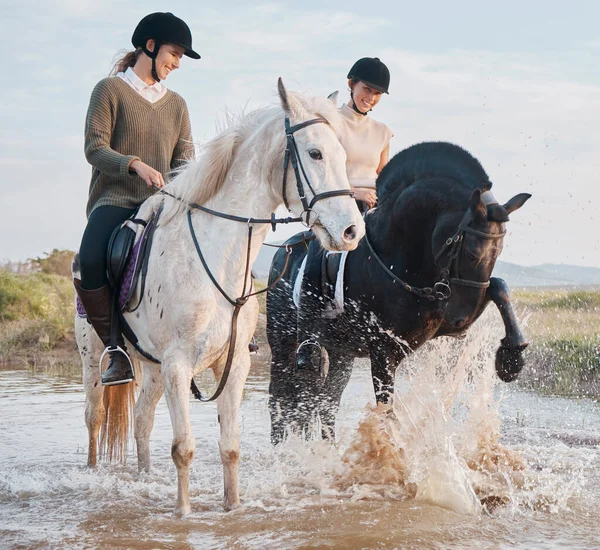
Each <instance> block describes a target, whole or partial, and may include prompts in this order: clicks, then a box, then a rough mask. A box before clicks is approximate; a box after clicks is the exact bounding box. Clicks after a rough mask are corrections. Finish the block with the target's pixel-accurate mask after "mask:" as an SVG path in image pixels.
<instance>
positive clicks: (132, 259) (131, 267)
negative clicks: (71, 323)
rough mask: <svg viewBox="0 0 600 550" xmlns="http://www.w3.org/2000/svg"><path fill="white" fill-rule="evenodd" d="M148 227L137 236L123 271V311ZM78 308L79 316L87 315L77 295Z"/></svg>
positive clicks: (120, 300)
mask: <svg viewBox="0 0 600 550" xmlns="http://www.w3.org/2000/svg"><path fill="white" fill-rule="evenodd" d="M146 229H147V228H146V227H145V228H144V230H143V231H142V232H141V233H140V235H139V236H138V237H137V242H136V243H135V244H134V245H133V248H132V249H131V254H130V255H129V258H128V260H127V267H125V271H124V272H123V278H122V279H121V287H120V288H119V307H120V308H121V311H122V310H123V308H124V307H125V300H127V296H128V295H129V289H130V288H131V284H132V283H133V275H134V273H135V266H136V263H137V259H138V256H139V253H140V245H141V243H142V236H143V235H144V233H145V232H146ZM76 309H77V315H79V317H86V314H85V309H84V308H83V304H82V303H81V300H80V299H79V296H77V300H76Z"/></svg>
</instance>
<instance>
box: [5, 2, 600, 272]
mask: <svg viewBox="0 0 600 550" xmlns="http://www.w3.org/2000/svg"><path fill="white" fill-rule="evenodd" d="M324 6H325V5H324V4H323V5H321V6H319V5H317V6H316V7H315V6H314V5H313V6H312V7H311V6H310V4H302V5H298V6H297V7H296V6H295V5H293V4H287V3H286V4H285V5H282V4H280V3H274V2H272V3H263V4H257V5H247V4H246V5H238V4H234V3H231V2H222V3H220V4H219V5H218V6H216V5H210V6H206V5H202V6H201V5H199V4H192V3H190V2H183V1H174V2H173V6H170V9H173V11H174V13H176V14H178V15H180V16H181V17H183V18H184V19H185V20H186V21H187V22H188V23H189V25H190V27H191V28H192V30H193V33H194V46H195V49H196V50H198V51H199V52H200V53H201V54H202V56H203V57H202V59H201V60H199V61H193V60H189V59H184V62H183V66H182V70H181V71H177V72H176V73H174V74H173V75H171V76H170V77H169V81H168V82H167V85H168V86H169V87H170V88H172V89H173V90H175V91H177V92H179V93H181V95H183V97H184V98H185V99H186V101H187V103H188V105H189V108H190V114H191V118H192V128H193V133H194V137H195V138H196V139H197V140H200V141H202V140H204V139H208V138H210V137H212V136H213V135H214V133H215V125H216V122H217V121H218V120H222V119H223V118H224V113H225V112H226V110H227V109H229V110H232V111H234V112H239V110H240V109H242V108H243V106H245V105H247V110H248V109H253V108H256V107H258V106H263V105H265V104H268V103H275V102H277V97H276V93H275V90H276V82H277V77H279V76H282V77H283V78H284V81H285V83H286V85H287V86H288V87H289V88H290V89H293V90H301V91H305V92H307V93H311V94H327V93H329V92H331V91H332V90H334V89H339V90H340V91H341V97H342V98H344V96H346V93H347V92H346V79H345V76H346V73H347V71H348V68H349V66H350V65H351V63H352V62H353V61H355V60H356V59H357V58H358V57H362V56H364V55H378V56H379V57H380V58H381V59H383V60H384V61H385V62H386V63H387V64H388V65H389V67H390V69H391V72H392V84H391V95H390V96H385V97H384V98H383V99H382V100H381V103H380V104H379V105H378V107H377V109H376V110H375V112H374V113H373V115H372V116H374V118H376V119H378V120H382V121H384V122H386V123H387V124H388V125H389V126H391V127H392V128H393V129H394V131H395V137H394V140H393V141H392V152H395V151H398V150H400V149H402V148H404V147H406V146H409V145H411V144H413V143H416V142H419V141H424V140H446V141H452V142H455V143H458V144H460V145H462V146H464V147H465V148H466V149H467V150H469V151H471V153H472V154H473V155H474V156H476V157H477V158H478V159H479V160H480V161H481V162H482V164H483V166H484V168H485V169H486V170H487V171H488V172H489V174H490V177H491V178H492V180H493V181H494V190H495V193H496V196H497V197H498V198H499V199H500V200H507V199H508V198H509V197H510V196H512V195H514V194H516V193H518V192H521V191H529V192H532V193H533V195H534V197H533V199H532V200H531V201H529V202H528V203H527V205H526V206H525V207H524V208H523V210H522V211H520V212H517V213H515V214H514V216H513V220H511V222H510V224H509V236H508V237H507V241H506V247H505V252H504V253H503V259H505V260H508V261H515V262H520V263H537V262H542V261H551V260H557V259H558V260H561V259H562V260H563V261H576V262H578V263H587V264H591V265H600V264H599V263H598V262H599V260H597V257H598V256H597V251H598V248H599V246H598V238H597V237H596V236H595V234H596V233H595V231H594V223H593V221H592V217H593V216H594V215H595V211H596V209H595V204H597V203H598V200H600V192H599V191H597V189H600V186H598V185H597V180H598V177H599V176H600V159H598V156H597V154H596V144H597V143H598V142H600V135H599V133H600V124H599V122H600V83H599V82H597V80H595V78H596V77H595V76H594V74H593V71H591V70H590V69H591V68H593V69H594V70H595V59H594V56H593V55H590V54H589V53H587V54H585V55H584V53H585V48H589V49H590V50H591V49H592V48H594V47H596V48H597V44H594V43H590V42H589V41H588V42H585V40H581V41H580V43H579V44H577V47H576V48H575V49H574V50H572V51H567V50H562V51H552V52H538V53H535V52H531V51H529V52H525V51H514V50H513V45H514V44H513V41H512V40H509V38H507V39H506V41H505V42H504V43H502V44H500V45H499V46H498V49H497V50H496V51H490V50H489V49H488V50H486V49H482V47H481V46H479V47H478V48H477V49H473V48H466V47H460V48H459V47H452V46H451V44H454V43H461V44H462V43H463V42H462V41H461V40H459V39H460V38H461V37H460V36H458V35H457V38H456V40H454V38H452V39H445V40H442V38H443V37H442V38H439V37H437V36H436V37H431V40H429V38H430V37H429V36H428V35H427V34H426V33H425V34H424V35H423V36H421V35H419V36H421V38H420V39H419V40H414V39H409V38H407V36H408V37H410V36H416V35H415V33H414V32H413V34H411V32H412V31H411V28H408V26H407V25H406V24H404V25H402V24H399V23H398V21H399V20H396V19H394V18H397V17H399V16H400V15H401V16H402V17H404V18H405V19H406V20H410V18H411V17H412V16H411V13H412V12H410V10H409V9H408V8H407V9H404V8H402V9H400V8H399V7H398V8H390V12H389V13H386V16H385V17H382V16H380V15H379V14H377V15H372V14H373V13H375V12H373V11H370V15H367V16H363V15H362V14H361V12H359V11H358V8H357V9H356V10H354V12H353V11H352V10H353V8H352V6H351V4H349V3H343V4H342V3H339V4H338V6H337V8H336V7H333V8H331V9H329V8H328V7H327V8H326V7H324ZM327 6H329V5H327ZM159 9H165V8H164V7H161V6H160V5H159V3H158V2H156V3H155V2H154V1H153V0H150V2H145V3H142V2H135V1H133V2H119V1H116V0H115V1H108V2H105V1H102V2H93V1H91V0H85V1H75V0H55V1H53V2H50V3H46V4H39V3H37V2H33V0H27V1H26V2H18V3H17V2H12V4H11V3H8V4H7V3H4V4H3V5H2V7H0V13H1V14H2V15H3V16H5V18H4V21H5V34H4V38H5V40H7V41H8V42H9V43H15V44H22V46H21V47H20V48H18V50H17V51H16V52H15V53H16V57H15V59H17V60H18V62H17V63H16V64H15V66H14V68H11V72H10V74H9V75H8V76H7V79H6V82H5V85H4V94H3V101H2V103H0V116H2V120H3V124H2V130H1V131H0V145H1V147H2V154H1V157H0V163H1V165H2V168H3V180H2V186H3V190H4V189H5V188H7V189H9V190H10V191H9V194H7V195H5V200H4V201H3V202H2V204H0V220H1V221H0V231H3V232H7V231H8V232H10V231H11V228H14V227H18V226H19V224H20V223H21V222H20V221H19V220H20V219H21V218H22V217H23V216H24V215H25V213H26V214H27V216H29V215H30V214H31V212H33V213H34V214H35V216H41V217H42V218H41V219H43V220H44V231H43V233H44V235H43V239H42V237H39V236H38V237H34V236H32V234H30V233H27V234H26V235H24V236H22V237H19V242H15V240H13V241H11V242H6V240H5V241H2V242H1V244H0V257H12V258H19V257H20V258H22V257H27V256H32V255H38V254H41V253H42V252H44V250H51V249H52V248H55V247H58V248H62V247H74V246H77V244H78V240H79V237H80V231H81V229H82V224H83V223H84V219H83V217H82V216H83V210H84V208H85V200H86V192H87V185H88V183H89V166H88V165H87V163H86V160H85V158H84V156H83V153H82V149H83V121H84V118H85V112H86V109H87V102H88V100H89V96H90V93H91V89H92V87H93V86H94V84H95V83H96V82H97V81H98V80H99V79H100V78H102V77H104V76H106V75H107V73H108V70H109V68H110V66H111V60H112V58H113V55H114V54H115V53H116V52H117V50H119V49H121V48H127V47H129V40H130V36H131V32H132V29H133V27H134V26H135V24H136V23H137V22H138V20H139V18H140V17H141V15H143V14H145V13H148V12H151V11H157V10H159ZM394 10H395V11H394ZM414 25H419V23H418V22H417V21H414ZM522 28H523V29H524V30H525V29H526V28H527V25H526V22H524V23H523V25H522ZM453 32H456V33H460V31H459V29H455V30H454V31H453ZM434 38H435V39H436V40H437V42H436V40H434ZM438 38H439V39H438ZM446 42H447V43H446ZM584 42H585V43H584ZM592 42H596V41H592ZM396 44H398V45H400V44H403V46H402V47H400V46H398V47H390V45H396ZM432 44H433V45H432ZM436 44H437V45H436ZM440 44H441V46H440ZM598 44H600V43H598ZM592 51H594V50H592ZM346 97H347V96H346ZM8 196H10V197H11V199H10V201H9V200H8V199H7V197H8ZM32 196H36V202H39V201H41V203H42V204H41V205H40V206H36V207H35V208H33V210H30V209H28V207H27V206H26V205H27V201H28V200H29V199H30V198H31V197H32ZM590 201H591V202H590ZM57 213H60V214H57ZM32 233H33V232H32ZM42 244H43V248H40V247H41V246H42ZM36 247H37V248H36ZM557 256H558V258H557ZM581 256H584V257H585V258H584V260H581Z"/></svg>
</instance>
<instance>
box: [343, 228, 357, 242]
mask: <svg viewBox="0 0 600 550" xmlns="http://www.w3.org/2000/svg"><path fill="white" fill-rule="evenodd" d="M344 239H345V240H347V241H353V240H354V239H356V226H355V225H351V226H350V227H346V231H344Z"/></svg>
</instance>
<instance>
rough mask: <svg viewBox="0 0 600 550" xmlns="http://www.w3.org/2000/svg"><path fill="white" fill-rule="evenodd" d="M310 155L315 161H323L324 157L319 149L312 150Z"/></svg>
mask: <svg viewBox="0 0 600 550" xmlns="http://www.w3.org/2000/svg"><path fill="white" fill-rule="evenodd" d="M308 154H309V155H310V158H311V159H314V160H323V155H322V154H321V151H319V150H318V149H311V150H310V151H309V152H308Z"/></svg>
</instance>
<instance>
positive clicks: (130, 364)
mask: <svg viewBox="0 0 600 550" xmlns="http://www.w3.org/2000/svg"><path fill="white" fill-rule="evenodd" d="M113 352H118V353H122V354H123V355H124V356H125V357H127V361H128V362H129V366H130V367H131V372H132V373H133V376H134V377H135V370H134V368H133V363H132V362H131V357H129V354H128V353H127V352H126V351H125V350H124V349H123V348H122V347H121V346H117V347H116V348H111V347H110V346H106V347H105V348H104V351H103V352H102V355H101V356H100V361H98V368H99V369H100V378H102V374H103V373H102V361H104V357H106V354H107V353H113Z"/></svg>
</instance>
